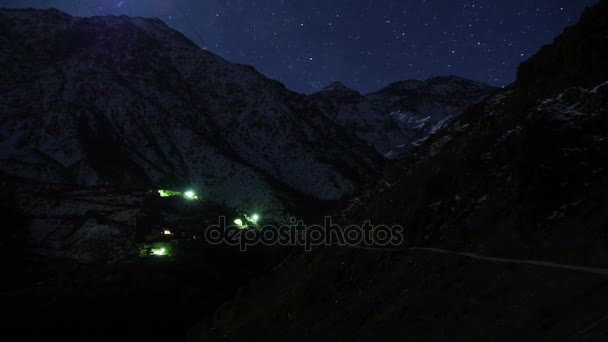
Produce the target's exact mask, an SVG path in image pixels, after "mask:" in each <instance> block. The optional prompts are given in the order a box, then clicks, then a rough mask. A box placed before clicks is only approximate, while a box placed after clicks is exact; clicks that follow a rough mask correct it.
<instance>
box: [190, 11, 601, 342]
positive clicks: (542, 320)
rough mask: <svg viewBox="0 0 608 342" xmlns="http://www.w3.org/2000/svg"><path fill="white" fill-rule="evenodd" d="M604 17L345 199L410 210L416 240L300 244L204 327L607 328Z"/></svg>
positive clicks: (384, 330)
mask: <svg viewBox="0 0 608 342" xmlns="http://www.w3.org/2000/svg"><path fill="white" fill-rule="evenodd" d="M607 17H608V1H606V0H603V1H601V2H600V3H599V4H597V5H596V6H594V7H592V8H590V9H587V10H586V11H585V13H584V15H583V16H582V19H581V22H580V23H579V24H577V25H576V26H574V27H572V28H569V29H567V30H566V31H565V32H564V34H562V35H561V36H560V37H558V38H557V39H556V40H555V42H554V43H553V44H551V45H549V46H546V47H543V48H542V49H541V50H540V52H539V53H538V54H536V55H535V56H533V57H532V58H531V59H530V60H529V61H527V62H525V63H523V64H522V66H521V67H520V69H519V76H518V80H517V82H516V83H515V84H514V85H513V86H512V87H509V88H507V89H504V90H502V91H500V92H499V93H497V94H495V95H493V96H491V97H490V98H488V99H486V100H484V101H482V102H481V103H479V104H477V105H476V106H474V107H473V108H471V109H470V110H468V111H467V112H466V113H465V114H463V115H462V116H461V117H459V118H458V119H456V120H454V121H453V122H452V123H451V124H450V125H449V126H448V127H447V128H446V129H444V130H442V131H441V132H439V133H438V134H436V135H435V136H433V137H431V138H429V139H428V140H427V141H425V143H424V144H423V145H422V146H421V147H420V148H419V149H417V150H416V151H415V152H414V153H413V154H412V155H411V156H410V157H409V158H407V159H406V160H403V161H400V162H399V163H398V164H397V165H396V166H395V167H394V168H393V169H392V171H391V172H390V175H389V176H388V177H387V178H386V179H385V180H384V181H383V182H381V183H379V185H378V186H377V187H376V189H374V190H373V191H369V192H368V193H366V194H365V195H364V196H362V197H361V198H359V199H358V200H356V201H354V202H353V203H352V207H351V209H350V210H349V211H347V212H345V213H344V220H345V222H351V223H352V222H359V221H361V220H363V219H372V220H373V221H374V222H375V223H389V224H400V225H403V226H404V227H405V228H406V229H407V231H408V240H409V241H408V242H409V244H408V246H402V247H403V248H400V249H397V250H392V251H391V250H361V249H354V248H345V247H343V248H337V247H336V248H327V249H323V250H318V251H316V252H315V253H302V254H296V255H294V256H293V257H292V258H291V259H289V260H288V261H287V262H286V263H285V265H284V266H283V267H282V268H281V269H279V270H278V271H277V272H276V273H275V274H274V275H273V276H271V277H267V278H265V279H264V280H263V281H260V282H259V283H260V284H259V285H258V286H253V287H252V288H249V289H247V290H244V291H242V292H241V293H240V294H239V296H237V297H236V298H235V299H234V300H232V301H230V302H228V303H226V304H225V305H224V307H223V308H222V309H221V310H220V311H219V312H218V313H217V314H216V316H215V318H214V319H213V320H212V321H209V322H207V323H206V325H205V324H204V325H201V326H200V327H197V328H196V329H194V330H193V332H192V335H193V337H195V338H198V339H199V340H204V341H209V340H214V339H216V338H217V340H219V339H222V338H223V339H229V340H232V341H250V340H258V339H259V340H262V339H263V340H285V341H286V340H289V341H305V340H327V341H330V340H338V339H341V340H348V341H368V340H391V341H402V340H403V337H404V336H407V338H408V339H411V340H414V341H416V340H440V341H470V340H479V341H498V340H500V341H604V340H606V339H607V338H608V325H607V324H606V322H607V320H608V317H607V316H606V310H605V308H606V306H607V305H608V295H607V294H608V283H607V281H606V279H607V278H606V274H607V272H608V252H607V249H606V246H608V231H607V227H608V215H607V213H608V192H607V190H606V189H608V169H607V167H606V166H607V165H608V134H607V132H608V121H607V118H608V67H607V64H606V63H605V62H603V61H606V60H608V49H606V47H607V46H608V22H607V21H606V20H605V18H607ZM411 246H414V247H432V248H439V249H441V250H444V251H445V250H447V251H452V252H465V253H463V254H454V253H441V252H440V251H439V250H437V249H432V250H429V249H413V250H412V249H408V248H407V247H411ZM467 253H468V254H467ZM479 256H481V257H479ZM535 261H542V262H545V263H535ZM547 263H553V264H547ZM564 265H574V267H570V266H568V267H566V268H564V267H563V266H564ZM592 267H594V268H600V269H602V271H598V272H595V271H591V270H590V268H592ZM303 270H304V271H303ZM235 322H238V323H235Z"/></svg>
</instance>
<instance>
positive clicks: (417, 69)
mask: <svg viewBox="0 0 608 342" xmlns="http://www.w3.org/2000/svg"><path fill="white" fill-rule="evenodd" d="M597 2H598V0H0V6H2V7H37V8H46V7H55V8H58V9H60V10H63V11H65V12H68V13H70V14H73V15H79V16H90V15H92V14H97V15H99V14H113V15H119V14H126V15H131V16H146V17H150V16H154V17H159V18H161V19H162V20H164V21H165V22H166V23H167V24H169V25H170V26H172V27H174V28H175V29H177V30H180V31H181V32H183V33H184V34H185V35H186V36H188V37H189V38H191V39H192V40H193V41H194V42H196V43H197V44H198V45H199V46H201V47H203V48H207V49H208V50H210V51H212V52H214V53H216V54H218V55H220V56H222V57H224V58H226V59H228V60H229V61H231V62H235V63H242V64H250V65H253V66H254V67H256V69H258V70H259V71H260V72H262V73H264V74H265V75H266V76H268V77H270V78H273V79H277V80H279V81H281V82H283V83H284V84H285V85H286V86H287V87H288V88H290V89H292V90H295V91H298V92H304V93H310V92H314V91H317V90H320V89H321V88H322V87H323V86H325V85H327V84H329V83H331V82H332V81H335V80H337V81H341V82H343V83H344V84H346V85H348V86H350V87H352V88H354V89H356V90H359V91H360V92H362V93H366V92H370V91H373V90H377V89H380V88H382V87H384V86H385V85H387V84H388V83H390V82H393V81H397V80H402V79H425V78H428V77H432V76H437V75H458V76H463V77H467V78H471V79H473V80H477V81H481V82H486V83H489V84H491V85H495V86H503V85H507V84H509V83H511V82H513V81H514V79H515V72H516V68H517V65H518V64H519V63H520V62H521V61H523V60H525V59H526V58H528V57H529V56H530V55H531V54H533V53H535V52H536V51H537V50H538V49H539V48H540V47H541V46H542V45H544V44H547V43H549V42H551V41H552V40H553V38H554V37H555V36H557V35H558V34H559V33H560V32H562V30H563V29H564V28H565V27H567V26H570V25H573V24H575V23H576V22H577V21H578V18H579V17H580V14H581V13H582V11H583V9H584V8H585V7H586V6H590V5H593V4H595V3H597Z"/></svg>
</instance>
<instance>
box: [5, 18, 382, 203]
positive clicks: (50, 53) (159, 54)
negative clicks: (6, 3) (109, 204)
mask: <svg viewBox="0 0 608 342" xmlns="http://www.w3.org/2000/svg"><path fill="white" fill-rule="evenodd" d="M0 92H1V93H2V100H1V101H0V113H2V121H1V124H0V170H2V171H4V172H7V173H9V174H14V175H19V176H22V177H28V178H31V179H36V180H40V181H45V182H62V183H77V184H83V185H102V184H111V185H120V186H127V187H138V188H149V187H163V188H170V189H171V188H175V189H179V190H181V189H183V188H186V187H193V188H195V189H197V190H198V191H199V193H201V195H202V196H204V197H206V198H210V199H213V200H216V201H222V202H225V203H227V204H229V205H231V206H235V207H241V208H242V207H247V208H252V207H255V208H263V209H265V210H268V211H274V210H281V209H282V208H283V207H284V206H283V201H284V200H285V197H286V195H285V194H289V193H299V194H304V195H305V196H308V197H311V198H315V199H320V200H335V199H339V198H342V197H344V196H346V195H350V194H353V193H354V192H355V191H356V190H357V189H358V188H359V187H360V186H361V185H362V184H365V183H366V182H368V181H370V180H373V179H374V178H375V175H376V174H377V172H378V169H379V164H378V162H379V157H378V156H377V155H376V154H375V152H374V151H373V149H371V148H369V147H368V146H366V145H365V144H362V143H359V142H358V141H357V140H356V139H354V138H353V137H352V136H349V135H348V134H345V133H344V132H342V130H341V129H340V128H338V127H337V126H335V125H334V124H332V123H331V122H330V121H329V120H328V119H327V118H326V117H325V116H324V115H322V114H321V113H320V112H319V110H318V109H317V108H316V107H315V106H314V105H312V104H311V103H310V102H309V101H308V100H307V99H306V98H305V97H303V96H301V95H298V94H295V93H293V92H290V91H288V90H287V89H285V87H284V86H283V85H282V84H280V83H278V82H276V81H273V80H270V79H267V78H266V77H264V76H263V75H261V74H259V73H258V72H256V71H255V70H254V69H253V68H252V67H250V66H244V65H235V64H231V63H229V62H227V61H225V60H223V59H221V58H220V57H218V56H216V55H214V54H212V53H210V52H208V51H203V50H200V49H199V48H198V47H196V45H195V44H193V43H192V42H191V41H189V40H188V39H186V38H185V37H184V36H182V35H181V34H180V33H178V32H176V31H174V30H173V29H170V28H169V27H168V26H166V25H165V24H164V23H162V22H161V21H160V20H157V19H142V18H129V17H93V18H75V17H71V16H69V15H67V14H65V13H62V12H59V11H57V10H44V11H39V10H2V11H0ZM294 175H297V176H296V177H294ZM287 197H289V196H288V195H287Z"/></svg>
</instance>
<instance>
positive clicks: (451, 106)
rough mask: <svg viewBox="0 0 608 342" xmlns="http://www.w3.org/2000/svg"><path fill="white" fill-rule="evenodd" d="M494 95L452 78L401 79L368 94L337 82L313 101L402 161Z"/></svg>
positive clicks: (479, 85) (482, 87)
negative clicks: (453, 121)
mask: <svg viewBox="0 0 608 342" xmlns="http://www.w3.org/2000/svg"><path fill="white" fill-rule="evenodd" d="M493 91H495V89H494V88H492V87H490V86H488V85H485V84H483V83H479V82H474V81H471V80H467V79H464V78H460V77H455V76H448V77H435V78H431V79H428V80H426V81H418V80H407V81H399V82H395V83H392V84H390V85H388V86H387V87H385V88H383V89H381V90H379V91H376V92H372V93H370V94H366V95H361V94H359V93H358V92H356V91H355V90H352V89H350V88H348V87H346V86H345V85H343V84H342V83H339V82H335V83H332V84H330V85H329V86H327V87H326V88H325V89H323V90H321V91H320V92H317V93H314V94H312V95H310V98H311V99H312V100H313V102H315V103H316V104H317V105H318V106H319V108H321V110H322V111H323V113H324V114H325V115H326V116H327V117H328V118H329V119H330V120H332V121H333V122H335V123H336V124H338V125H340V126H342V127H345V128H346V129H348V130H349V131H351V132H353V133H355V134H356V135H357V136H358V137H359V138H361V139H363V140H364V141H366V142H367V143H369V144H371V145H372V146H374V147H375V148H376V150H377V151H378V152H379V153H381V154H382V155H384V156H385V157H387V158H390V159H397V158H403V157H405V156H407V155H408V154H409V153H410V152H411V151H412V150H413V149H415V148H416V147H418V146H420V145H421V144H422V143H423V142H424V141H425V140H426V139H428V138H429V137H430V136H431V135H433V134H435V133H437V132H438V131H439V130H440V129H442V128H443V127H445V126H446V125H447V124H448V123H449V122H450V121H451V120H453V119H455V118H457V117H458V116H459V115H460V114H462V113H463V112H464V111H465V110H466V109H467V108H468V107H469V106H471V105H472V104H475V103H477V102H479V101H481V100H482V99H483V98H484V97H485V96H487V95H489V94H491V93H492V92H493Z"/></svg>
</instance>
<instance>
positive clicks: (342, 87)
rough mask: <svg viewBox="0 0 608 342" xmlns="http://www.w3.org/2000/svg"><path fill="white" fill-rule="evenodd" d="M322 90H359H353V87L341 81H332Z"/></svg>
mask: <svg viewBox="0 0 608 342" xmlns="http://www.w3.org/2000/svg"><path fill="white" fill-rule="evenodd" d="M321 91H342V92H357V91H356V90H353V89H351V88H349V87H347V86H346V85H344V83H342V82H339V81H334V82H332V83H331V84H329V85H328V86H326V87H325V88H323V89H321Z"/></svg>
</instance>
